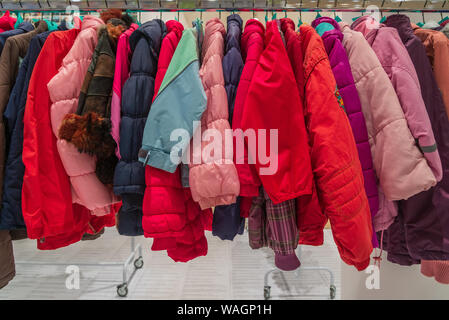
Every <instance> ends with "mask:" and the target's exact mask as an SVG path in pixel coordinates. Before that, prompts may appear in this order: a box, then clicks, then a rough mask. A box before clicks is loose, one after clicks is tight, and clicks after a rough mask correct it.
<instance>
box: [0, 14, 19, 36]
mask: <svg viewBox="0 0 449 320" xmlns="http://www.w3.org/2000/svg"><path fill="white" fill-rule="evenodd" d="M16 21H17V19H16V18H13V17H11V16H10V15H9V10H8V11H6V12H5V14H4V15H3V16H2V17H1V18H0V32H3V31H8V30H12V29H14V24H15V23H16Z"/></svg>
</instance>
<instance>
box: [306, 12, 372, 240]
mask: <svg viewBox="0 0 449 320" xmlns="http://www.w3.org/2000/svg"><path fill="white" fill-rule="evenodd" d="M312 27H314V28H315V29H316V31H317V32H318V34H319V35H320V36H321V38H322V39H323V42H324V47H325V48H326V52H327V54H328V56H329V61H330V63H331V67H332V73H333V74H334V77H335V80H336V82H337V87H338V90H339V92H340V95H341V97H342V99H343V103H344V106H345V111H346V114H347V115H348V119H349V123H350V124H351V128H352V133H353V135H354V139H355V142H356V144H357V151H358V154H359V159H360V164H361V166H362V169H363V179H364V182H365V191H366V195H367V197H368V201H369V206H370V211H371V217H372V218H374V216H375V215H376V214H377V211H378V210H379V194H378V192H377V183H376V174H375V172H374V166H373V159H372V156H371V150H370V144H369V141H368V131H367V128H366V123H365V117H364V116H363V113H362V106H361V103H360V99H359V94H358V93H357V88H356V86H355V83H354V77H353V76H352V73H351V66H350V65H349V60H348V56H347V54H346V51H345V48H344V47H343V45H342V41H343V33H342V32H341V31H340V27H339V25H338V23H337V21H335V20H334V19H332V18H330V17H321V18H318V19H316V20H314V21H313V22H312ZM373 230H374V229H373ZM372 243H373V246H374V247H377V246H378V241H377V238H376V234H375V233H374V232H373V239H372Z"/></svg>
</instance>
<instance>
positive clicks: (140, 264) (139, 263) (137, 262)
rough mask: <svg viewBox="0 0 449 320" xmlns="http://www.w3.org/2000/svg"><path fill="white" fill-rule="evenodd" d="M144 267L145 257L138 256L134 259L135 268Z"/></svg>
mask: <svg viewBox="0 0 449 320" xmlns="http://www.w3.org/2000/svg"><path fill="white" fill-rule="evenodd" d="M142 267H143V258H142V257H138V258H137V259H136V260H134V268H136V269H140V268H142Z"/></svg>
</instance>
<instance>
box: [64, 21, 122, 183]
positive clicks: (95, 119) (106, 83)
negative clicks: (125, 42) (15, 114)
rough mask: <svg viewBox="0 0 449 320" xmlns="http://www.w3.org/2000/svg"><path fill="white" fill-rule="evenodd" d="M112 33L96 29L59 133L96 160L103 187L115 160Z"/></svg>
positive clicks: (115, 40)
mask: <svg viewBox="0 0 449 320" xmlns="http://www.w3.org/2000/svg"><path fill="white" fill-rule="evenodd" d="M111 29H112V30H113V31H112V30H111ZM114 31H116V29H115V27H114V26H111V25H109V24H108V26H107V27H106V26H103V27H101V28H100V29H99V31H98V44H97V46H96V48H95V51H94V53H93V56H92V62H91V63H90V65H89V68H88V70H87V73H86V76H85V78H84V82H83V85H82V87H81V93H80V96H79V102H78V109H77V111H76V113H74V114H68V115H67V116H66V117H65V118H64V121H63V123H62V125H61V127H60V130H59V137H60V138H61V139H65V140H67V141H69V142H70V143H72V144H74V145H75V146H76V147H77V148H78V150H79V151H80V152H83V153H87V154H90V155H95V156H96V157H97V165H96V171H95V172H96V174H97V177H98V179H99V180H100V181H101V182H102V183H103V184H105V185H112V181H113V175H114V168H115V165H116V164H117V161H118V160H117V157H116V155H115V148H116V143H115V141H114V139H113V138H112V136H111V121H110V117H111V99H112V83H113V78H114V67H115V53H116V47H117V39H116V37H115V32H114Z"/></svg>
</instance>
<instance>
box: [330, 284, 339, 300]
mask: <svg viewBox="0 0 449 320" xmlns="http://www.w3.org/2000/svg"><path fill="white" fill-rule="evenodd" d="M329 295H330V298H331V300H334V299H335V296H336V295H337V288H336V287H335V286H334V285H333V284H332V285H331V286H330V292H329Z"/></svg>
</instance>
